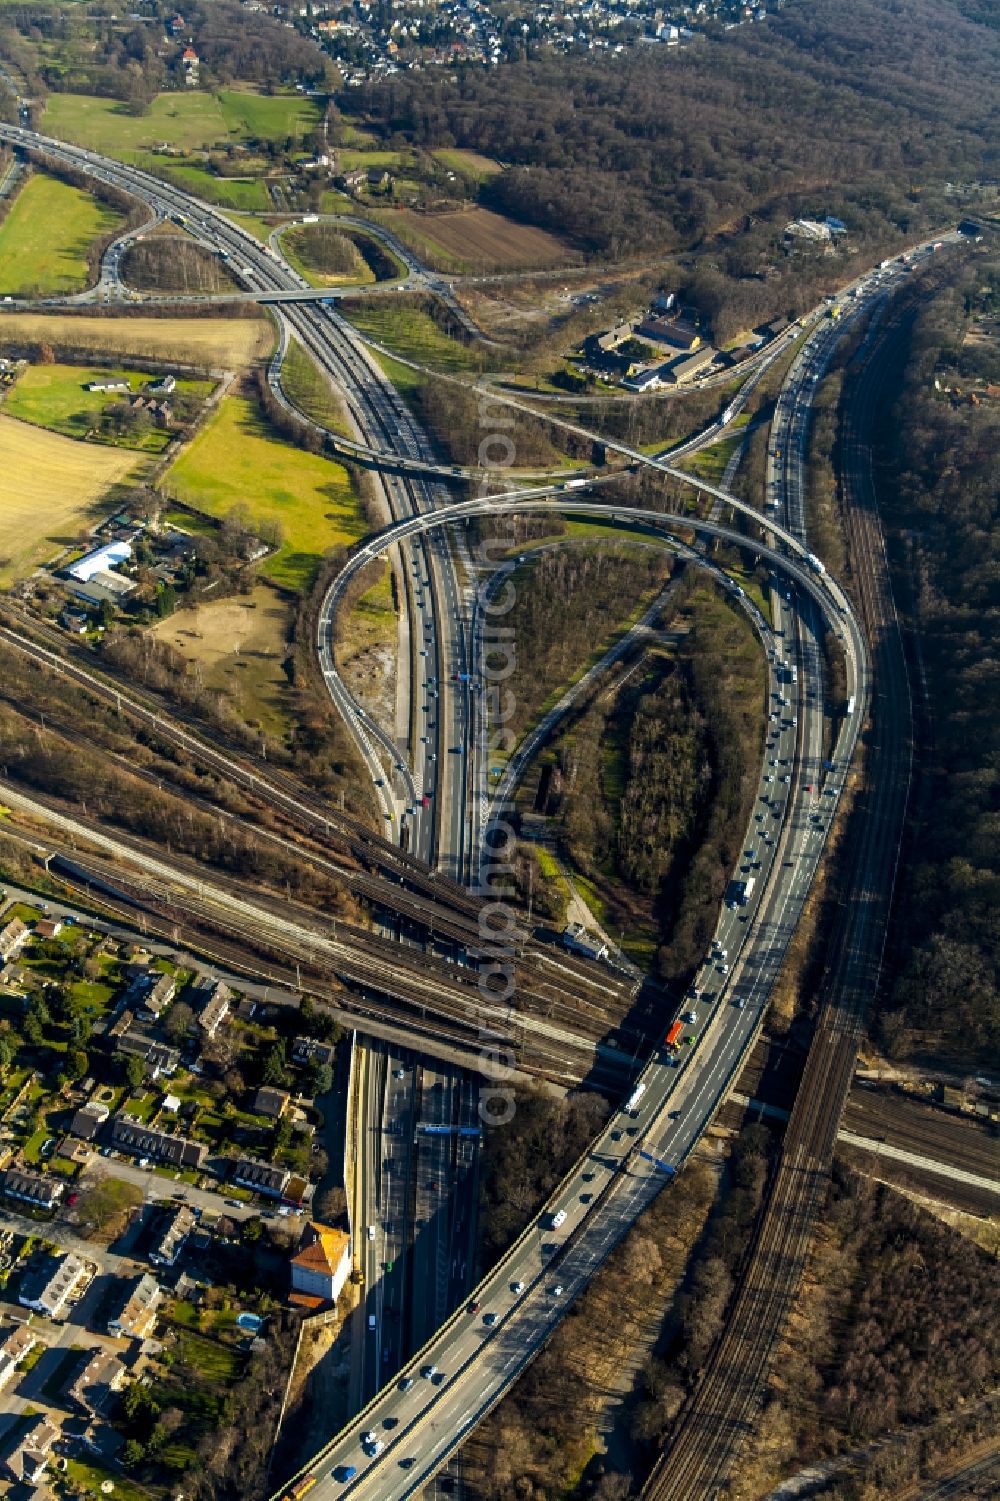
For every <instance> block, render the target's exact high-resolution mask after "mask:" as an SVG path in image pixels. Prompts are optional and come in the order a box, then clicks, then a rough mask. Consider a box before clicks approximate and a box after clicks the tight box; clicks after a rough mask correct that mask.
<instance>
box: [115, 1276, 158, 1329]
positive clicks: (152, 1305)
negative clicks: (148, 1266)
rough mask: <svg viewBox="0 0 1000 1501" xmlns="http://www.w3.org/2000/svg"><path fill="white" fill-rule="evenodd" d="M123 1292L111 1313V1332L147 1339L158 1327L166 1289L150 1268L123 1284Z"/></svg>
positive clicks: (120, 1287) (120, 1289)
mask: <svg viewBox="0 0 1000 1501" xmlns="http://www.w3.org/2000/svg"><path fill="white" fill-rule="evenodd" d="M119 1292H120V1296H119V1298H118V1299H117V1300H116V1302H115V1306H114V1307H113V1308H112V1310H111V1313H110V1314H109V1315H108V1333H109V1334H121V1335H125V1336H126V1338H128V1339H146V1338H147V1336H148V1335H150V1334H152V1332H153V1329H154V1328H155V1327H156V1315H157V1310H158V1309H159V1306H160V1303H161V1302H162V1300H163V1290H162V1288H161V1287H160V1284H159V1283H158V1282H157V1280H156V1278H155V1277H154V1276H153V1275H152V1274H151V1273H150V1272H142V1273H141V1274H140V1275H139V1276H138V1277H133V1278H131V1279H130V1280H129V1281H128V1282H124V1283H121V1284H120V1285H119Z"/></svg>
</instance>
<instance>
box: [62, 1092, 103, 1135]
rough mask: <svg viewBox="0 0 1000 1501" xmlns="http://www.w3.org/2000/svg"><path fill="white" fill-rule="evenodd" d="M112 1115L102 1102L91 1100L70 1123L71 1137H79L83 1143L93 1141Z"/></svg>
mask: <svg viewBox="0 0 1000 1501" xmlns="http://www.w3.org/2000/svg"><path fill="white" fill-rule="evenodd" d="M110 1114H111V1110H110V1109H109V1107H108V1106H107V1105H104V1104H102V1103H101V1101H100V1100H91V1101H90V1102H89V1104H87V1105H82V1106H81V1107H80V1109H79V1110H78V1111H77V1112H76V1114H75V1115H74V1117H73V1119H72V1120H71V1121H70V1124H69V1129H70V1135H71V1136H79V1138H80V1140H81V1141H93V1140H94V1137H95V1136H96V1135H97V1133H98V1131H99V1130H100V1129H101V1127H102V1126H103V1125H104V1122H105V1121H106V1120H107V1118H108V1116H109V1115H110Z"/></svg>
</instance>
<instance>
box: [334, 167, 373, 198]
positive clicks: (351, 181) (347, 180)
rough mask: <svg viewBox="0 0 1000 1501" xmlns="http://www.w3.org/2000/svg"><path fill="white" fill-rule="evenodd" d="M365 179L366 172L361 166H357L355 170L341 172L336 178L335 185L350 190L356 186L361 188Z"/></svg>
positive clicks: (366, 177)
mask: <svg viewBox="0 0 1000 1501" xmlns="http://www.w3.org/2000/svg"><path fill="white" fill-rule="evenodd" d="M367 181H368V173H367V172H366V171H364V169H363V168H358V170H357V171H355V172H342V173H341V175H340V176H339V177H338V178H337V187H338V188H343V189H345V191H347V192H350V191H352V190H353V189H356V188H363V187H364V185H365V183H366V182H367Z"/></svg>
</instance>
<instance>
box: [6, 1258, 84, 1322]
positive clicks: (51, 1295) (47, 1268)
mask: <svg viewBox="0 0 1000 1501" xmlns="http://www.w3.org/2000/svg"><path fill="white" fill-rule="evenodd" d="M92 1275H93V1274H92V1272H91V1269H90V1267H89V1266H88V1265H87V1263H86V1262H85V1261H84V1260H83V1258H82V1257H81V1256H77V1255H76V1254H75V1252H73V1251H66V1252H64V1253H63V1254H62V1255H57V1256H46V1257H45V1259H44V1260H43V1261H41V1262H40V1263H39V1264H38V1266H36V1267H34V1268H32V1269H31V1270H29V1271H28V1272H27V1273H26V1274H25V1276H24V1277H23V1278H22V1281H21V1291H20V1292H19V1293H18V1295H17V1301H18V1302H19V1303H20V1304H21V1306H22V1307H23V1308H32V1309H34V1311H35V1313H44V1314H45V1315H46V1317H47V1318H50V1319H58V1318H60V1317H61V1316H62V1314H63V1313H65V1311H66V1308H67V1306H68V1304H69V1301H70V1299H71V1298H72V1297H73V1295H74V1294H75V1293H79V1292H81V1291H82V1290H83V1289H84V1288H85V1287H86V1286H87V1284H88V1282H89V1281H90V1279H91V1276H92Z"/></svg>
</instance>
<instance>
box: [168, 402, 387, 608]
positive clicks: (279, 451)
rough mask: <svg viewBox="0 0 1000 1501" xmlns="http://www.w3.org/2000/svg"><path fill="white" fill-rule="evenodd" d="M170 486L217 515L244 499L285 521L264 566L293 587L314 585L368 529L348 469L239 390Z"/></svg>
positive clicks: (175, 469)
mask: <svg viewBox="0 0 1000 1501" xmlns="http://www.w3.org/2000/svg"><path fill="white" fill-rule="evenodd" d="M163 489H164V491H165V492H166V493H167V494H168V495H171V496H174V497H175V498H176V499H177V500H181V501H183V502H184V503H185V504H186V505H189V506H193V507H194V508H195V509H196V510H199V511H204V512H206V513H207V514H208V515H210V516H224V515H226V513H227V512H228V511H230V510H232V508H233V507H234V506H236V505H241V506H246V508H247V510H248V511H249V512H250V514H251V515H252V516H253V517H255V518H257V519H263V518H267V519H269V520H274V521H276V522H278V523H279V525H280V526H281V529H282V534H283V537H284V543H283V545H282V547H281V548H280V550H279V551H278V552H277V553H276V554H275V555H274V556H273V557H272V558H268V559H267V560H266V561H265V562H264V564H263V565H262V570H261V571H262V573H263V574H264V575H265V577H267V578H270V579H272V580H273V581H274V582H275V583H277V584H282V585H284V586H285V587H286V588H289V589H304V588H307V587H308V585H309V584H310V583H311V581H312V579H313V577H314V575H315V572H316V568H317V566H318V564H319V561H320V559H321V557H322V556H323V554H324V553H325V552H327V551H328V550H329V549H330V548H332V547H336V546H337V545H338V544H342V543H347V542H351V541H353V540H354V539H355V538H356V537H359V536H360V535H361V534H362V533H363V531H364V530H365V528H364V524H363V522H362V519H361V515H360V512H359V509H358V504H357V498H356V497H355V495H354V492H353V490H352V489H351V484H350V481H349V479H348V476H347V472H346V470H345V469H343V468H342V467H341V465H339V464H335V463H333V462H332V460H330V459H325V458H321V457H319V456H318V455H317V454H311V453H305V452H304V451H303V450H302V449H300V448H295V447H293V446H292V444H290V443H286V442H284V441H283V440H282V439H281V438H279V437H277V436H276V434H275V433H274V432H273V430H272V429H271V428H270V427H269V425H268V424H267V422H266V421H265V420H264V418H263V417H262V416H261V414H260V413H259V411H258V409H257V407H256V406H255V405H254V404H253V403H252V402H250V401H247V400H245V399H244V398H242V397H239V396H228V397H226V398H225V400H224V401H222V402H221V403H220V406H219V409H218V411H217V412H216V414H215V416H214V417H213V418H212V419H211V420H210V421H209V422H208V424H207V425H206V426H205V427H204V428H203V429H202V431H201V432H200V433H199V434H198V436H197V437H196V438H195V439H194V441H193V442H192V443H191V444H190V445H189V447H188V448H187V449H186V450H185V452H184V453H182V454H181V456H180V457H179V458H178V459H177V461H176V463H174V464H172V465H171V467H170V469H169V470H168V471H167V474H166V476H165V477H164V480H163Z"/></svg>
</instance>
